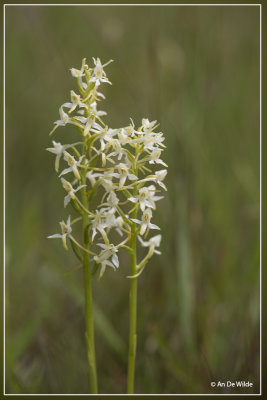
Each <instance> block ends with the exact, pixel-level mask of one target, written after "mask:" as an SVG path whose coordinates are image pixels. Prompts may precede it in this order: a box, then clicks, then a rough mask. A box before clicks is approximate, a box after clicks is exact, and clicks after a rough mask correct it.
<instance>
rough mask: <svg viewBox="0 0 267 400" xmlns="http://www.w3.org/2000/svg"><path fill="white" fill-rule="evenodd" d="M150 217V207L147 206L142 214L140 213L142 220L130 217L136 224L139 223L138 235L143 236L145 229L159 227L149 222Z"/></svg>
mask: <svg viewBox="0 0 267 400" xmlns="http://www.w3.org/2000/svg"><path fill="white" fill-rule="evenodd" d="M151 218H152V211H151V208H147V209H146V210H145V211H144V213H143V215H142V220H141V221H140V220H139V219H135V218H132V219H131V220H132V221H133V222H135V223H136V224H139V225H141V228H140V235H141V236H143V234H144V233H145V231H146V230H147V229H159V230H160V228H159V227H158V226H157V225H155V224H151V223H150V220H151Z"/></svg>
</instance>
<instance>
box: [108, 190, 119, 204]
mask: <svg viewBox="0 0 267 400" xmlns="http://www.w3.org/2000/svg"><path fill="white" fill-rule="evenodd" d="M118 203H119V199H118V197H117V195H116V193H115V192H113V191H112V190H111V191H110V192H109V195H108V197H107V205H108V206H110V207H116V205H117V204H118Z"/></svg>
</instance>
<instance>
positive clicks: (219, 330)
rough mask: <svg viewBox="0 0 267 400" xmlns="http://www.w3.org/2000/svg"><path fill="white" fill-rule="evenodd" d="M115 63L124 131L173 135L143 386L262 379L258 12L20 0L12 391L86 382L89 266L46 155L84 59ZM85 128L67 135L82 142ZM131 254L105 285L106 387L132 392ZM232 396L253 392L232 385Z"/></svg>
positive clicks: (12, 135) (9, 211)
mask: <svg viewBox="0 0 267 400" xmlns="http://www.w3.org/2000/svg"><path fill="white" fill-rule="evenodd" d="M92 56H95V57H96V56H99V57H100V58H101V60H102V61H103V62H105V61H107V60H109V59H110V58H112V59H114V60H115V62H114V63H113V64H111V65H110V66H109V67H108V69H107V72H108V76H109V78H110V80H111V81H112V82H113V86H111V87H109V86H108V87H106V88H105V95H106V97H107V99H106V100H105V101H104V102H103V106H102V107H101V109H104V110H106V111H107V112H108V116H107V118H106V122H107V123H108V124H109V125H110V126H112V127H119V126H123V125H126V124H128V121H129V117H132V118H133V119H134V120H135V121H136V122H137V124H138V123H139V121H140V120H141V118H142V117H148V118H149V119H152V120H153V119H157V120H158V121H159V122H160V124H161V130H162V131H163V132H164V133H165V136H166V142H165V144H166V145H167V146H168V148H167V150H166V151H165V154H164V157H163V158H164V160H165V161H166V162H167V163H168V165H169V175H168V177H167V179H166V183H167V185H168V187H169V191H168V192H167V194H166V196H165V199H164V200H163V201H161V202H160V203H159V205H158V212H157V213H156V215H155V223H157V224H159V225H160V226H161V228H162V234H163V243H162V252H163V254H162V256H160V257H156V256H155V257H154V258H153V261H151V262H150V264H149V265H148V267H147V269H146V271H145V273H144V274H142V276H141V278H140V280H139V304H138V307H139V315H138V348H137V370H136V392H137V393H209V392H211V393H227V390H228V391H229V389H227V388H225V389H223V388H222V389H220V388H215V389H212V388H211V387H210V382H211V381H212V380H214V381H217V380H220V381H226V380H232V381H235V380H240V379H241V380H250V381H251V382H252V383H253V385H254V386H253V388H252V389H243V392H244V393H245V392H246V393H256V392H258V391H259V8H258V7H77V6H76V7H51V6H50V7H36V6H35V7H27V6H23V7H18V6H16V7H6V171H7V173H6V246H7V248H6V392H7V393H87V392H88V381H87V359H86V352H85V343H84V342H85V340H84V329H85V328H84V315H83V286H82V274H81V271H80V270H79V271H77V272H73V273H72V274H66V272H67V271H68V270H69V269H70V268H71V267H73V266H74V265H76V260H75V258H74V256H73V255H72V254H71V252H68V253H67V252H65V251H64V249H62V246H61V244H60V243H59V242H58V241H49V240H47V239H46V236H47V235H49V234H52V233H55V232H57V230H58V221H59V220H61V219H62V218H65V217H66V216H67V215H68V210H63V209H62V196H63V190H62V188H61V185H59V182H58V179H57V177H56V175H55V172H54V160H53V157H52V156H51V154H49V153H48V152H46V151H45V148H46V147H50V138H49V137H48V132H49V131H50V129H51V127H52V124H53V122H54V121H55V120H56V119H57V118H58V107H59V106H60V105H61V104H62V103H63V102H65V101H68V99H69V91H70V89H72V88H75V81H74V80H73V78H72V77H71V75H70V73H69V68H70V67H77V68H78V67H80V64H81V59H82V58H83V57H87V59H88V62H89V60H90V59H91V57H92ZM71 134H72V132H71V128H70V129H69V128H67V129H66V130H64V129H63V128H62V129H58V130H57V131H56V134H55V137H54V138H55V139H56V140H57V141H61V142H63V143H67V142H68V140H69V138H70V137H71ZM128 272H129V267H128V258H127V257H126V256H125V257H124V258H123V263H122V265H121V268H120V269H119V270H118V271H117V272H116V273H114V272H113V271H112V270H107V272H106V273H105V275H104V278H103V279H102V280H101V281H100V282H99V281H98V280H95V282H94V298H95V304H96V310H95V311H96V315H95V317H96V347H97V348H96V350H97V362H98V373H99V382H100V392H101V393H124V392H125V390H126V362H127V360H126V357H125V355H126V349H127V339H128V289H129V282H128V280H127V279H125V276H126V275H127V274H128ZM232 392H233V393H240V392H242V390H240V389H239V390H238V389H233V390H232Z"/></svg>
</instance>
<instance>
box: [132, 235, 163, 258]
mask: <svg viewBox="0 0 267 400" xmlns="http://www.w3.org/2000/svg"><path fill="white" fill-rule="evenodd" d="M137 237H138V240H139V242H140V243H141V245H142V246H143V247H149V248H152V247H153V251H154V253H156V254H161V251H159V250H155V247H159V246H160V242H161V235H156V236H154V237H152V238H150V239H149V240H148V241H147V242H145V241H144V240H143V239H142V238H141V237H140V236H139V235H138V236H137Z"/></svg>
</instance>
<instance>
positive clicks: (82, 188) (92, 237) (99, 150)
mask: <svg viewBox="0 0 267 400" xmlns="http://www.w3.org/2000/svg"><path fill="white" fill-rule="evenodd" d="M93 61H94V66H93V67H92V68H89V66H88V65H87V64H86V59H83V61H82V66H81V68H80V69H75V68H71V74H72V76H73V77H75V78H76V79H77V86H78V90H79V94H77V93H75V92H74V91H73V90H71V92H70V102H66V103H64V104H63V105H62V106H61V107H60V108H59V116H60V119H59V120H57V121H56V122H55V126H54V128H53V130H52V131H51V132H50V134H53V133H54V131H55V130H56V129H57V128H58V127H61V126H63V127H64V126H66V125H67V124H71V125H73V126H74V127H75V128H76V131H77V133H78V135H79V138H78V139H77V141H76V142H75V143H72V144H61V143H60V142H56V141H52V143H53V147H51V148H48V149H47V150H48V151H49V152H51V153H53V154H54V155H55V156H56V159H55V170H56V172H57V173H58V172H59V169H60V166H61V163H65V168H64V169H63V170H62V171H61V173H59V178H60V179H61V183H62V187H63V189H64V191H65V196H64V207H67V206H69V205H72V208H73V211H74V212H75V213H76V215H77V214H78V216H77V217H76V218H75V219H72V218H71V216H70V215H69V217H68V220H67V222H64V221H61V222H60V227H61V233H58V234H55V235H52V236H49V238H60V239H61V240H62V243H63V246H64V248H65V249H66V250H68V246H67V240H68V241H69V243H70V244H71V247H72V249H73V251H74V254H75V255H76V257H77V258H78V259H79V261H80V262H81V265H82V266H83V276H84V296H85V321H86V324H85V325H86V343H87V354H88V365H89V379H90V388H91V393H97V392H98V386H97V370H96V358H95V344H94V318H93V296H92V279H93V276H94V275H95V273H96V272H97V271H99V278H102V276H103V275H104V273H105V270H106V268H107V267H111V268H112V269H113V270H114V271H116V270H117V268H119V257H118V254H119V252H120V251H121V249H123V250H126V251H127V252H128V253H129V254H130V257H131V273H130V275H128V276H127V278H130V279H131V288H130V327H129V354H128V385H127V387H128V389H127V390H128V393H134V374H135V356H136V341H137V334H136V327H137V324H136V322H137V280H138V277H139V276H140V275H141V273H142V271H143V270H144V268H145V266H146V265H147V262H148V261H149V259H150V258H151V257H152V255H153V254H154V253H156V254H160V252H159V251H158V250H157V247H158V246H159V245H160V241H161V235H160V234H158V235H156V236H154V237H152V238H150V239H148V240H146V239H147V236H148V234H149V231H150V230H151V229H152V230H159V229H160V228H159V227H158V226H157V225H155V224H153V223H152V222H151V219H152V217H153V211H154V210H155V209H156V202H157V201H158V200H160V199H161V198H162V197H161V196H158V195H157V194H156V193H157V192H158V191H159V188H163V189H164V190H167V188H166V186H165V185H164V183H163V180H164V178H165V176H166V174H167V170H166V169H160V170H157V171H155V166H156V167H157V166H158V165H163V166H164V167H167V165H166V164H165V163H164V162H163V161H162V160H161V152H162V150H163V149H164V147H165V146H164V144H163V141H164V137H163V134H162V133H161V132H155V130H156V128H157V127H158V125H157V121H152V122H150V121H149V120H148V119H145V118H144V119H142V123H141V126H139V127H138V128H136V127H135V124H134V122H133V121H132V120H130V124H129V125H127V126H125V127H123V128H116V129H113V128H110V127H109V126H108V125H107V124H105V123H104V121H103V119H102V117H103V116H105V115H106V112H104V111H100V110H98V103H99V102H100V101H101V100H102V99H104V98H105V97H104V95H103V94H102V93H101V92H100V91H99V87H100V85H101V84H104V83H108V84H111V82H110V81H109V79H108V78H107V75H106V73H105V71H104V68H105V67H106V66H107V65H108V64H109V63H110V62H111V61H112V60H110V61H109V62H108V63H106V64H104V65H102V63H101V61H100V60H99V58H97V59H94V58H93ZM66 176H67V177H68V179H69V180H67V179H66ZM138 218H139V219H138ZM79 224H80V229H79V230H78V229H77V227H78V225H79ZM73 229H75V230H76V233H75V236H74V233H73ZM79 231H80V235H79ZM76 235H79V238H78V239H77V237H76ZM138 242H139V243H140V244H141V246H142V247H147V254H146V255H145V256H144V258H143V259H142V260H141V261H140V262H139V263H137V243H138Z"/></svg>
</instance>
